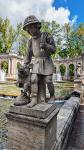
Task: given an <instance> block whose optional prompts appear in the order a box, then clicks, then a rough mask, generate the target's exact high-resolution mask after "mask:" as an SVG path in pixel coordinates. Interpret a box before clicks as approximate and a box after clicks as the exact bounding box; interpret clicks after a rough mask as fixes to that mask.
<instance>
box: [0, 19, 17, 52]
mask: <svg viewBox="0 0 84 150" xmlns="http://www.w3.org/2000/svg"><path fill="white" fill-rule="evenodd" d="M15 37H16V32H15V30H14V28H13V26H12V25H11V24H10V20H9V19H8V18H6V19H5V20H3V19H2V18H0V41H1V42H2V48H1V49H0V50H1V51H0V52H1V53H6V52H10V51H11V50H12V46H13V43H14V42H15V39H16V38H15Z"/></svg>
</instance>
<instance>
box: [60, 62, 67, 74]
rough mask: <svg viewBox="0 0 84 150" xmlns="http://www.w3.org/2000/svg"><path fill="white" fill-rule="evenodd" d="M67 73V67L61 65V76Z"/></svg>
mask: <svg viewBox="0 0 84 150" xmlns="http://www.w3.org/2000/svg"><path fill="white" fill-rule="evenodd" d="M65 71H66V67H65V66H64V64H61V65H60V72H61V75H62V76H64V75H65Z"/></svg>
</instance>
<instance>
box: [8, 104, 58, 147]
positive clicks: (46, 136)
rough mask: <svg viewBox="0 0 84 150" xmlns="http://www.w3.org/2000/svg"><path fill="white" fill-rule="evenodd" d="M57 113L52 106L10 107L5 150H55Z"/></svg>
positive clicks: (56, 109)
mask: <svg viewBox="0 0 84 150" xmlns="http://www.w3.org/2000/svg"><path fill="white" fill-rule="evenodd" d="M57 113H58V108H56V106H55V105H53V104H46V103H43V104H37V105H36V106H34V107H33V108H27V106H11V107H10V110H9V112H8V113H7V114H6V117H7V119H8V142H7V150H56V143H57V140H56V132H57V131H56V129H57V126H56V125H57Z"/></svg>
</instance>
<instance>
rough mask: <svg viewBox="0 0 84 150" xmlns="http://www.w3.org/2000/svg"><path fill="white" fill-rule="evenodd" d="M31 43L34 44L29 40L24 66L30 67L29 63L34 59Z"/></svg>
mask: <svg viewBox="0 0 84 150" xmlns="http://www.w3.org/2000/svg"><path fill="white" fill-rule="evenodd" d="M31 42H32V41H31V40H29V42H28V51H27V54H26V56H25V58H24V66H27V65H29V63H30V62H31V59H32V43H31Z"/></svg>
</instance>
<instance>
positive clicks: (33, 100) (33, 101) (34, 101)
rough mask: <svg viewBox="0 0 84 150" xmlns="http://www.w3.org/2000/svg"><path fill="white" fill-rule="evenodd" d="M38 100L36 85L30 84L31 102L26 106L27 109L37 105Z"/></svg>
mask: <svg viewBox="0 0 84 150" xmlns="http://www.w3.org/2000/svg"><path fill="white" fill-rule="evenodd" d="M37 99H38V83H32V84H31V102H30V103H29V104H28V105H27V107H30V108H31V107H33V106H35V105H36V104H37Z"/></svg>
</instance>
